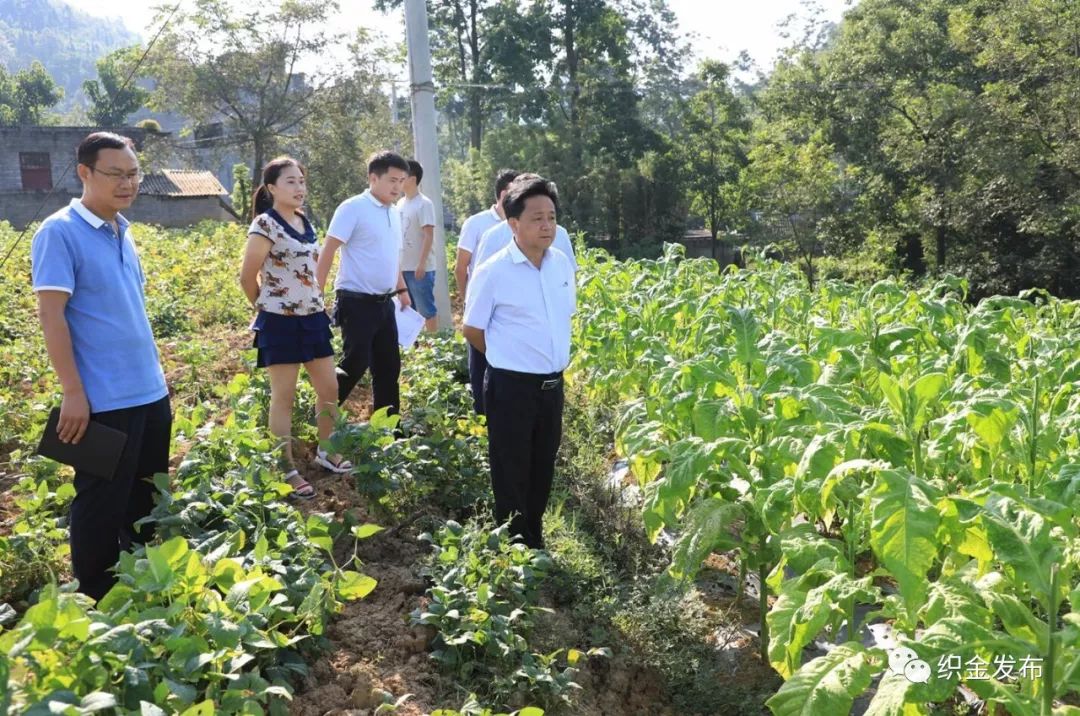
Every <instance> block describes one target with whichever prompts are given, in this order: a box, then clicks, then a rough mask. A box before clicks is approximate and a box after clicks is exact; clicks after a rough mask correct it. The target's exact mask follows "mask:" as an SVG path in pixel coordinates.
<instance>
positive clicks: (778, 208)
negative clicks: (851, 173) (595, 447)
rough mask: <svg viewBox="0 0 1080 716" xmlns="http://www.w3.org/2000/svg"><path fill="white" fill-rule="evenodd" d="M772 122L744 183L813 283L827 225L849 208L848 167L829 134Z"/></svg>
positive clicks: (759, 139)
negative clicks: (846, 203) (803, 131)
mask: <svg viewBox="0 0 1080 716" xmlns="http://www.w3.org/2000/svg"><path fill="white" fill-rule="evenodd" d="M801 129H802V128H800V127H798V126H796V125H794V124H791V123H788V124H786V125H785V124H781V123H779V122H774V123H771V124H769V125H767V126H764V127H762V128H761V129H759V130H758V132H757V133H756V135H755V137H754V147H753V149H751V151H750V154H749V157H748V158H749V164H748V165H747V167H746V170H745V171H744V177H743V182H744V183H745V186H746V189H747V191H748V193H749V195H750V197H751V202H752V205H753V206H754V209H755V210H756V212H757V213H759V214H760V216H761V222H762V223H763V224H765V225H766V226H768V227H770V229H771V233H770V236H771V238H773V239H775V240H777V242H778V243H779V244H780V245H781V246H782V247H784V248H785V249H787V250H788V251H790V252H791V253H792V254H794V255H795V256H796V259H797V261H798V262H799V263H800V265H801V267H802V269H803V271H804V273H805V274H806V277H807V280H808V281H809V282H810V285H811V287H812V286H813V285H814V280H815V276H816V273H815V263H814V262H815V259H816V258H817V257H819V256H820V255H821V254H822V253H823V249H824V247H825V245H826V241H825V237H826V235H827V232H826V225H827V223H828V222H829V221H830V219H831V218H832V217H834V216H836V215H838V214H841V213H843V212H844V211H845V208H846V207H845V206H844V199H845V192H844V188H845V184H844V182H845V179H846V172H845V170H844V169H843V168H842V167H841V166H840V165H839V164H838V163H837V161H836V159H835V150H834V148H833V147H832V146H831V145H829V144H828V143H826V141H825V137H824V132H823V131H822V130H820V129H819V130H816V131H814V132H812V133H810V134H809V135H808V136H798V133H799V132H800V131H801Z"/></svg>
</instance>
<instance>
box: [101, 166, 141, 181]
mask: <svg viewBox="0 0 1080 716" xmlns="http://www.w3.org/2000/svg"><path fill="white" fill-rule="evenodd" d="M87 169H89V170H90V171H92V172H95V173H97V174H100V175H101V176H103V177H108V179H109V181H111V182H112V183H113V184H123V183H124V182H130V183H132V184H142V181H143V179H145V178H146V175H145V174H143V173H142V170H141V169H140V170H139V171H137V172H130V173H124V172H112V171H109V172H102V171H98V170H97V169H94V167H91V166H87Z"/></svg>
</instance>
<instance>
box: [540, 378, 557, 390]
mask: <svg viewBox="0 0 1080 716" xmlns="http://www.w3.org/2000/svg"><path fill="white" fill-rule="evenodd" d="M561 380H562V378H548V379H547V380H545V381H544V382H543V383H541V384H540V390H554V389H555V388H558V387H559V381H561Z"/></svg>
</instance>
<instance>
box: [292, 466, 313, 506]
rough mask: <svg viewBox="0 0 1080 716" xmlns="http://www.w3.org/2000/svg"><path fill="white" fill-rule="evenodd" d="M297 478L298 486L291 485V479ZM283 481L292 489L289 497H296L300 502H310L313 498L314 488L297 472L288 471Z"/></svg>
mask: <svg viewBox="0 0 1080 716" xmlns="http://www.w3.org/2000/svg"><path fill="white" fill-rule="evenodd" d="M296 477H299V478H300V484H299V485H294V484H293V483H292V480H293V478H296ZM285 481H286V482H288V483H289V486H290V487H292V489H293V490H292V492H290V493H289V497H296V498H298V499H301V500H310V499H311V498H313V497H315V488H314V487H313V486H312V484H311V483H310V482H308V481H307V480H305V479H304V478H303V476H302V475H301V474H300V471H299V470H290V471H289V474H288V475H286V476H285Z"/></svg>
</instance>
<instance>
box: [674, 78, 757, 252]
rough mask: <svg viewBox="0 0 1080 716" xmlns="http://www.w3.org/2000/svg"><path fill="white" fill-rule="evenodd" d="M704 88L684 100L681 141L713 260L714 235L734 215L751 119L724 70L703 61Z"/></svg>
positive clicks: (697, 210)
mask: <svg viewBox="0 0 1080 716" xmlns="http://www.w3.org/2000/svg"><path fill="white" fill-rule="evenodd" d="M697 75H698V79H699V80H700V82H701V84H702V89H701V90H699V91H698V92H697V94H695V95H694V97H693V98H692V99H691V100H690V101H689V102H688V103H687V106H686V111H685V116H684V119H683V123H684V133H683V137H684V142H683V144H682V148H683V150H684V152H685V157H686V166H687V173H688V174H689V178H688V184H687V186H688V188H689V190H690V195H691V197H692V201H693V204H692V206H693V209H694V211H696V212H697V213H698V214H700V215H702V216H704V217H705V225H706V227H708V229H709V233H710V234H712V243H713V247H712V253H713V258H716V248H717V234H718V233H719V231H720V230H721V228H728V227H729V225H730V222H731V221H732V220H734V219H736V218H737V216H738V208H739V206H740V204H741V203H742V202H741V201H740V198H741V192H740V190H739V173H740V171H741V170H742V168H743V167H744V166H746V163H747V159H746V150H745V145H746V142H747V140H748V136H747V135H748V131H749V122H748V121H747V120H746V117H745V115H744V111H743V106H742V104H741V103H740V101H739V99H738V98H737V97H736V96H735V94H734V93H733V92H732V91H731V88H730V87H729V86H728V84H727V82H728V68H727V66H726V65H724V64H723V63H720V62H715V61H711V60H706V61H705V62H703V63H702V65H701V67H700V69H699V70H698V73H697Z"/></svg>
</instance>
